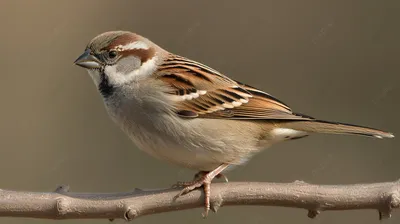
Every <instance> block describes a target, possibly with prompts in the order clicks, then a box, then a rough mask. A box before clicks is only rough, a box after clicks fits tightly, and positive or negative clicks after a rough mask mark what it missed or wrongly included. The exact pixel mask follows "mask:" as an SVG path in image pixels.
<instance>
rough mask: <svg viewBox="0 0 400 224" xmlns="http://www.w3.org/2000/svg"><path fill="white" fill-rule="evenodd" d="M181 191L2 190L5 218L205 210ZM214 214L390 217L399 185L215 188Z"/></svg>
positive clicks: (0, 209) (195, 195)
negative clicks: (245, 210)
mask: <svg viewBox="0 0 400 224" xmlns="http://www.w3.org/2000/svg"><path fill="white" fill-rule="evenodd" d="M179 190H180V189H161V190H140V189H135V190H134V191H132V192H124V193H70V192H68V187H67V186H61V187H58V188H57V189H56V191H55V192H23V191H10V190H0V216H3V217H29V218H43V219H88V218H92V219H101V218H107V219H111V220H113V219H118V218H122V219H126V220H132V219H134V218H137V217H140V216H144V215H150V214H155V213H162V212H170V211H177V210H184V209H192V208H196V207H202V206H203V195H202V191H201V190H195V191H192V192H190V193H188V194H187V195H184V196H182V197H180V198H178V199H177V200H176V201H174V200H173V197H174V196H175V195H176V194H177V193H178V192H179ZM211 190H212V193H211V203H212V205H211V206H212V210H213V211H217V210H218V208H220V207H221V206H230V205H259V206H282V207H293V208H302V209H306V210H308V216H309V217H310V218H315V217H316V216H317V215H318V214H319V213H320V212H321V211H327V210H352V209H375V210H378V211H379V218H380V219H383V218H389V217H390V216H391V211H392V209H394V208H399V206H400V181H396V182H386V183H373V184H355V185H314V184H307V183H305V182H302V181H296V182H294V183H259V182H250V183H246V182H231V183H213V184H212V186H211Z"/></svg>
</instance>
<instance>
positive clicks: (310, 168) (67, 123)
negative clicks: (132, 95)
mask: <svg viewBox="0 0 400 224" xmlns="http://www.w3.org/2000/svg"><path fill="white" fill-rule="evenodd" d="M399 10H400V2H399V1H398V0H386V1H376V0H358V1H355V0H352V1H350V0H348V1H334V0H332V1H321V0H314V1H311V0H306V1H296V0H290V1H289V0H286V1H284V0H282V1H271V0H265V1H238V0H230V1H228V0H226V1H219V0H218V1H196V0H191V1H188V0H181V1H161V0H159V1H156V0H153V1H150V0H135V1H133V0H132V1H122V0H121V1H96V0H91V1H77V0H75V1H72V0H71V1H50V0H48V1H39V0H35V1H22V0H20V1H16V0H2V1H1V2H0V15H1V20H0V27H1V39H0V49H1V50H2V53H1V54H0V66H1V71H2V72H1V76H0V91H1V92H0V93H1V96H2V97H1V112H0V115H1V116H0V124H1V129H0V134H1V135H0V136H1V140H0V152H1V156H0V177H1V182H0V188H6V189H16V190H29V191H52V190H54V189H55V187H56V186H57V185H58V184H69V185H70V186H71V187H72V190H73V191H93V192H99V191H126V190H130V189H133V188H134V187H139V188H159V187H167V186H170V185H171V184H173V183H175V182H176V181H177V180H185V179H190V178H191V177H192V175H193V173H194V172H193V171H190V170H186V169H182V168H179V167H175V166H172V165H169V164H166V163H164V162H161V161H158V160H155V159H153V158H151V157H149V156H148V155H147V154H144V153H143V152H141V151H139V150H137V149H136V148H135V146H134V145H133V144H132V143H131V142H130V140H129V139H128V138H127V137H126V136H125V135H123V134H122V132H121V131H120V130H119V129H118V127H117V126H116V125H114V124H113V123H112V121H111V120H110V119H109V118H108V115H107V114H106V111H105V110H104V108H103V103H102V101H101V99H100V97H99V95H98V93H97V90H96V88H95V86H94V85H93V83H92V80H91V79H90V78H89V76H88V75H87V74H86V72H85V71H84V69H82V68H78V67H77V66H74V65H73V61H74V60H75V59H76V57H78V56H79V55H80V54H81V53H82V51H83V49H84V47H85V45H86V43H87V42H88V41H89V40H90V39H92V38H93V37H94V36H95V35H97V34H99V33H101V32H104V31H108V30H116V29H124V30H131V31H134V32H137V33H139V34H142V35H144V36H146V37H148V38H149V39H151V40H153V41H154V42H155V43H158V44H159V45H161V46H163V47H164V48H166V49H168V50H170V51H172V52H174V53H177V54H181V55H184V56H187V57H189V58H192V59H195V60H198V61H200V62H204V63H205V64H208V65H209V66H211V67H214V68H215V69H217V70H219V71H221V72H223V73H225V74H227V75H229V76H231V77H232V78H235V79H239V80H241V81H243V82H245V83H248V84H250V85H254V86H256V87H259V88H261V89H263V90H265V91H267V92H268V93H270V94H272V95H274V96H277V97H278V98H280V99H281V100H283V101H284V102H286V103H287V104H289V105H290V106H292V108H293V109H294V110H295V111H297V112H301V113H305V114H309V115H311V116H314V117H318V118H321V119H328V120H336V121H342V122H349V123H356V124H360V125H365V126H372V127H375V128H381V129H384V130H388V131H391V132H393V133H395V134H398V133H400V129H399V122H400V119H399V116H398V114H399V113H400V106H399V103H398V102H399V100H400V94H399V93H400V88H399V81H400V78H399V72H400V68H399V53H400V42H399V40H400V30H399V29H398V27H399V21H400V13H399ZM398 140H399V139H398V137H397V138H395V139H390V140H375V139H369V138H362V137H353V136H334V135H329V136H328V135H314V136H311V137H308V138H305V139H301V140H297V141H291V142H288V143H283V144H281V145H277V146H275V147H273V148H271V149H270V150H268V151H265V152H263V153H261V154H259V156H256V157H255V158H254V159H253V160H252V161H251V162H250V163H249V164H248V165H247V166H245V167H242V168H240V169H236V170H234V171H233V172H231V173H230V174H229V178H230V180H231V181H277V182H291V181H294V180H304V181H307V182H310V183H321V184H351V183H366V182H378V181H393V180H396V179H398V178H400V172H399V170H400V163H399V162H398V161H399V156H400V149H399V146H400V144H399V141H398ZM201 212H202V210H201V209H195V210H188V211H179V212H173V213H166V214H158V215H153V216H148V217H142V218H140V219H138V220H135V223H161V222H162V223H187V222H190V223H193V224H195V223H227V222H228V221H229V223H234V224H236V223H327V224H330V223H365V224H367V223H379V221H378V214H377V212H376V211H346V212H326V213H322V214H321V215H320V216H319V217H318V218H317V219H316V220H310V219H308V218H307V217H306V211H304V210H299V209H289V208H276V207H243V206H241V207H224V208H222V209H221V210H220V211H219V213H218V214H217V215H215V214H211V215H210V217H209V218H208V220H202V219H201ZM399 221H400V212H398V211H397V212H395V213H394V217H393V219H392V220H390V222H391V223H398V222H399ZM107 222H108V221H107V220H85V221H82V220H72V221H71V220H68V221H63V223H107ZM121 222H122V221H117V223H121ZM0 223H27V224H31V223H57V222H56V221H51V220H50V221H43V220H31V219H14V218H0Z"/></svg>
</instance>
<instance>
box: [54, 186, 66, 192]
mask: <svg viewBox="0 0 400 224" xmlns="http://www.w3.org/2000/svg"><path fill="white" fill-rule="evenodd" d="M54 192H56V193H67V192H69V186H68V185H64V184H62V185H60V186H58V187H57V188H56V190H55V191H54Z"/></svg>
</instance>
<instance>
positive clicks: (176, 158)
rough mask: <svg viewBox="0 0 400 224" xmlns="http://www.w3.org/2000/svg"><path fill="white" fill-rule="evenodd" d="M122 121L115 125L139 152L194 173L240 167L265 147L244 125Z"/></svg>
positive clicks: (200, 121)
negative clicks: (230, 165)
mask: <svg viewBox="0 0 400 224" xmlns="http://www.w3.org/2000/svg"><path fill="white" fill-rule="evenodd" d="M176 119H181V118H178V117H177V118H176ZM123 120H124V121H123V122H121V119H117V121H116V122H117V123H119V124H120V126H121V128H122V129H123V130H124V132H125V133H126V134H127V135H128V136H129V137H130V139H131V140H132V141H133V142H134V143H135V145H136V146H137V147H138V148H139V149H141V150H143V151H144V152H146V153H148V154H150V155H151V156H153V157H155V158H158V159H160V160H163V161H167V162H169V163H172V164H175V165H178V166H182V167H185V168H189V169H194V170H201V171H210V170H213V169H215V168H216V167H218V166H219V165H221V164H222V163H229V164H232V165H239V164H242V163H244V162H246V161H248V160H249V158H250V157H251V156H252V155H254V154H255V153H256V152H258V151H260V150H261V149H263V148H266V147H267V146H268V145H267V144H265V143H262V141H260V140H259V139H256V138H255V137H254V136H253V134H252V130H250V129H251V128H254V127H252V126H248V125H246V124H247V123H244V126H243V127H240V128H237V127H235V126H237V124H236V123H234V122H231V121H227V120H225V121H222V120H220V121H219V120H215V119H214V120H208V119H191V120H179V121H176V120H173V119H165V118H163V117H162V116H153V117H151V119H148V118H146V117H141V118H140V119H139V118H138V119H136V118H135V119H134V118H132V117H131V118H129V119H123ZM128 120H129V121H128Z"/></svg>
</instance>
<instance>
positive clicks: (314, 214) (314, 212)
mask: <svg viewBox="0 0 400 224" xmlns="http://www.w3.org/2000/svg"><path fill="white" fill-rule="evenodd" d="M320 213H321V212H320V211H319V210H308V214H307V216H308V218H311V219H314V218H315V217H317V215H319V214H320Z"/></svg>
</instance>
